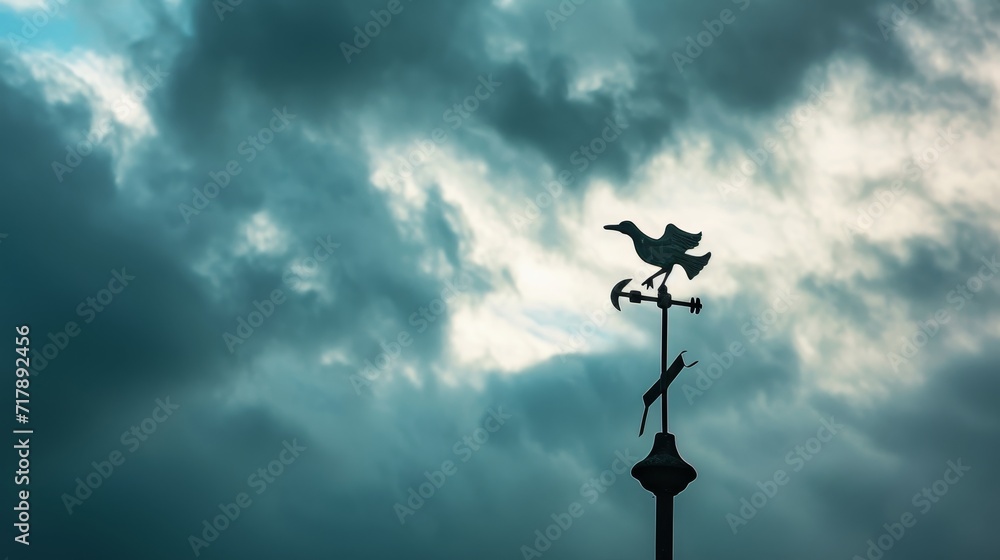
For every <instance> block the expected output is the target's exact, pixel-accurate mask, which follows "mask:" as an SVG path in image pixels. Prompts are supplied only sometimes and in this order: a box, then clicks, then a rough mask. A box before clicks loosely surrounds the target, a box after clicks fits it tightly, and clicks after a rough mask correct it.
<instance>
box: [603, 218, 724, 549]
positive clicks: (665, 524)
mask: <svg viewBox="0 0 1000 560" xmlns="http://www.w3.org/2000/svg"><path fill="white" fill-rule="evenodd" d="M604 229H610V230H613V231H620V232H622V233H624V234H625V235H627V236H629V237H631V238H632V244H633V245H634V246H635V252H636V253H638V255H639V258H640V259H642V260H643V261H645V262H647V263H649V264H651V265H654V266H657V267H659V268H660V270H659V271H658V272H656V273H655V274H653V275H652V276H650V277H649V278H647V279H646V280H645V281H644V282H643V283H642V284H643V286H646V287H648V288H650V289H652V288H653V280H654V279H655V278H656V277H657V276H659V275H661V274H662V275H663V281H662V282H660V287H659V288H658V289H657V292H656V297H651V296H645V295H642V292H640V291H639V290H632V291H630V292H628V293H626V292H625V286H626V285H627V284H628V283H629V282H631V281H632V279H631V278H628V279H625V280H622V281H621V282H619V283H618V284H616V285H615V287H614V288H613V289H612V290H611V304H612V305H614V306H615V309H617V310H619V311H621V307H619V300H620V299H621V298H622V297H625V296H628V300H629V302H631V303H642V302H644V301H655V302H656V306H657V307H659V308H660V309H662V310H663V342H662V352H661V354H660V377H659V379H657V380H656V381H655V382H654V383H653V386H652V387H650V388H649V390H648V391H646V393H645V394H644V395H643V396H642V402H643V404H644V405H645V408H644V409H643V411H642V422H641V423H640V424H639V435H640V436H641V435H642V433H643V431H644V430H645V427H646V414H647V413H648V412H649V407H650V405H652V404H653V403H654V402H656V399H657V398H659V399H660V405H661V406H662V414H661V424H662V426H661V431H660V433H658V434H656V437H655V438H654V440H653V449H652V451H650V452H649V456H647V457H646V458H645V459H643V460H642V461H639V462H638V463H636V464H635V466H634V467H632V476H633V477H634V478H635V479H636V480H638V481H639V483H640V484H642V487H643V488H645V489H646V490H649V491H650V492H652V493H653V495H654V496H655V497H656V560H672V559H673V557H674V550H673V548H674V496H676V495H677V494H680V493H681V491H682V490H684V489H685V488H687V485H688V484H690V483H691V482H692V481H693V480H694V479H695V478H696V477H697V476H698V473H696V472H695V470H694V467H692V466H691V465H689V464H687V463H686V462H684V459H682V458H681V456H680V454H678V452H677V444H676V442H675V441H674V435H673V434H671V433H669V432H668V431H667V388H668V387H669V386H670V383H671V382H672V381H673V380H674V379H675V378H676V377H677V375H678V374H679V373H680V372H681V370H682V369H684V368H686V367H691V366H693V365H695V364H697V363H698V362H692V363H690V364H685V363H684V352H686V350H685V351H682V352H681V353H680V354H678V355H677V358H676V359H674V361H673V363H672V364H671V365H670V367H669V368H668V367H667V310H668V309H670V306H671V305H680V306H683V307H687V308H688V309H689V310H690V311H691V313H695V314H697V313H701V308H702V305H701V299H700V298H691V300H690V301H688V302H684V301H677V300H674V299H671V298H670V293H669V292H668V291H667V286H666V284H667V277H668V276H670V271H671V269H673V267H674V265H675V264H676V265H680V267H681V268H683V269H684V272H686V273H687V277H688V279H692V278H694V277H695V276H697V275H698V273H699V272H701V269H703V268H704V267H705V265H707V264H708V259H709V258H711V256H712V253H705V254H704V255H701V256H694V255H688V254H687V253H686V251H688V250H690V249H694V248H695V247H697V246H698V243H699V242H700V241H701V233H688V232H686V231H683V230H681V229H680V228H678V227H677V226H675V225H674V224H668V225H667V227H666V229H665V230H664V231H663V235H662V236H661V237H660V238H659V239H654V238H652V237H649V236H648V235H646V234H644V233H642V232H641V231H639V228H638V227H636V225H635V224H633V223H632V222H629V221H624V222H622V223H620V224H618V225H609V226H604Z"/></svg>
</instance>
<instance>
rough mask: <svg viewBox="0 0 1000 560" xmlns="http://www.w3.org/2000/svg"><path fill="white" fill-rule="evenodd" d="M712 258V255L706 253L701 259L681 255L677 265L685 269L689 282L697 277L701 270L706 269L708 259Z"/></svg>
mask: <svg viewBox="0 0 1000 560" xmlns="http://www.w3.org/2000/svg"><path fill="white" fill-rule="evenodd" d="M711 257H712V253H705V254H704V255H701V256H700V257H696V256H694V255H681V256H680V258H678V259H677V264H679V265H681V268H683V269H684V272H686V273H687V275H688V280H690V279H692V278H694V277H695V276H697V275H698V273H699V272H701V269H703V268H705V265H706V264H708V259H710V258H711Z"/></svg>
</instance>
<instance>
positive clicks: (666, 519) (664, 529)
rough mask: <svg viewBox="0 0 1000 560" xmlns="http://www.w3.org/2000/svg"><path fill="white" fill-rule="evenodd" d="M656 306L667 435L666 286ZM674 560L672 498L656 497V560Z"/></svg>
mask: <svg viewBox="0 0 1000 560" xmlns="http://www.w3.org/2000/svg"><path fill="white" fill-rule="evenodd" d="M657 295H658V296H659V301H657V302H656V304H657V306H658V307H659V308H660V309H662V310H663V328H662V333H661V336H662V337H663V341H662V344H661V349H662V352H661V354H660V388H661V390H662V393H661V394H660V406H661V410H662V413H661V415H660V426H661V428H662V429H661V430H660V431H661V432H663V433H664V434H666V433H667V379H666V375H667V310H668V309H669V308H670V294H669V293H668V292H667V287H666V285H663V286H660V289H659V290H658V294H657ZM673 558H674V497H673V496H668V495H663V496H656V560H673Z"/></svg>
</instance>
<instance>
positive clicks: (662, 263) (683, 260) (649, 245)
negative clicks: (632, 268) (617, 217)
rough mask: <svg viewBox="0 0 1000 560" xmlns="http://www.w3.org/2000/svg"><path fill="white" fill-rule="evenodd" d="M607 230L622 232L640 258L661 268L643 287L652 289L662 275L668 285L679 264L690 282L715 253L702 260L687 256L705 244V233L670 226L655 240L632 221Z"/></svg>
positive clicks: (705, 255) (614, 225)
mask: <svg viewBox="0 0 1000 560" xmlns="http://www.w3.org/2000/svg"><path fill="white" fill-rule="evenodd" d="M604 229H610V230H612V231H619V232H621V233H624V234H625V235H627V236H629V237H631V238H632V243H633V244H634V245H635V252H636V253H638V255H639V258H640V259H642V260H643V261H645V262H648V263H649V264H651V265H654V266H658V267H660V270H659V272H657V273H656V274H654V275H652V276H650V277H649V278H647V279H646V280H645V281H644V282H643V283H642V285H643V286H646V287H648V288H652V287H653V279H654V278H656V277H657V276H659V275H661V274H662V275H663V282H661V283H660V287H661V288H662V287H663V286H664V284H666V283H667V277H668V276H670V270H671V269H672V268H673V267H674V265H675V264H679V265H680V266H681V268H683V269H684V272H686V273H687V277H688V279H691V278H694V277H695V276H697V275H698V273H699V272H701V269H702V268H705V265H706V264H708V259H709V258H711V256H712V253H705V254H704V255H701V256H698V257H696V256H694V255H688V254H685V251H687V250H688V249H694V248H695V247H697V246H698V242H700V241H701V233H688V232H686V231H684V230H682V229H680V228H679V227H677V226H675V225H674V224H667V227H666V229H664V230H663V236H662V237H660V238H659V239H653V238H652V237H650V236H648V235H646V234H645V233H642V232H641V231H639V228H638V227H637V226H636V225H635V224H633V223H632V222H630V221H628V220H626V221H624V222H622V223H620V224H612V225H608V226H604Z"/></svg>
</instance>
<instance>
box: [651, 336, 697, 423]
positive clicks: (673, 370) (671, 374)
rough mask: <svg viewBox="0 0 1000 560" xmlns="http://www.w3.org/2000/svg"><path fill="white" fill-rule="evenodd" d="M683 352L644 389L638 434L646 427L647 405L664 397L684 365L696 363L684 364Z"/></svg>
mask: <svg viewBox="0 0 1000 560" xmlns="http://www.w3.org/2000/svg"><path fill="white" fill-rule="evenodd" d="M684 352H687V350H682V351H681V353H680V354H678V355H677V358H675V359H674V363H672V364H670V367H669V368H667V371H665V372H663V375H662V376H660V378H659V379H657V380H656V382H655V383H653V386H652V387H650V388H649V390H648V391H646V393H645V394H644V395H642V403H643V404H644V405H646V408H645V409H643V411H642V423H641V424H639V435H640V436H641V435H642V432H643V430H645V429H646V414H648V413H649V407H650V406H652V404H653V403H654V402H656V399H657V397H660V396H661V395H662V396H663V398H666V396H665V395H666V392H667V387H669V386H670V384H671V383H673V381H674V379H676V378H677V375H678V374H680V372H681V370H682V369H684V368H686V367H691V366H693V365H695V364H697V363H698V361H697V360H695V361H694V362H691V363H690V364H687V365H685V364H684Z"/></svg>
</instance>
